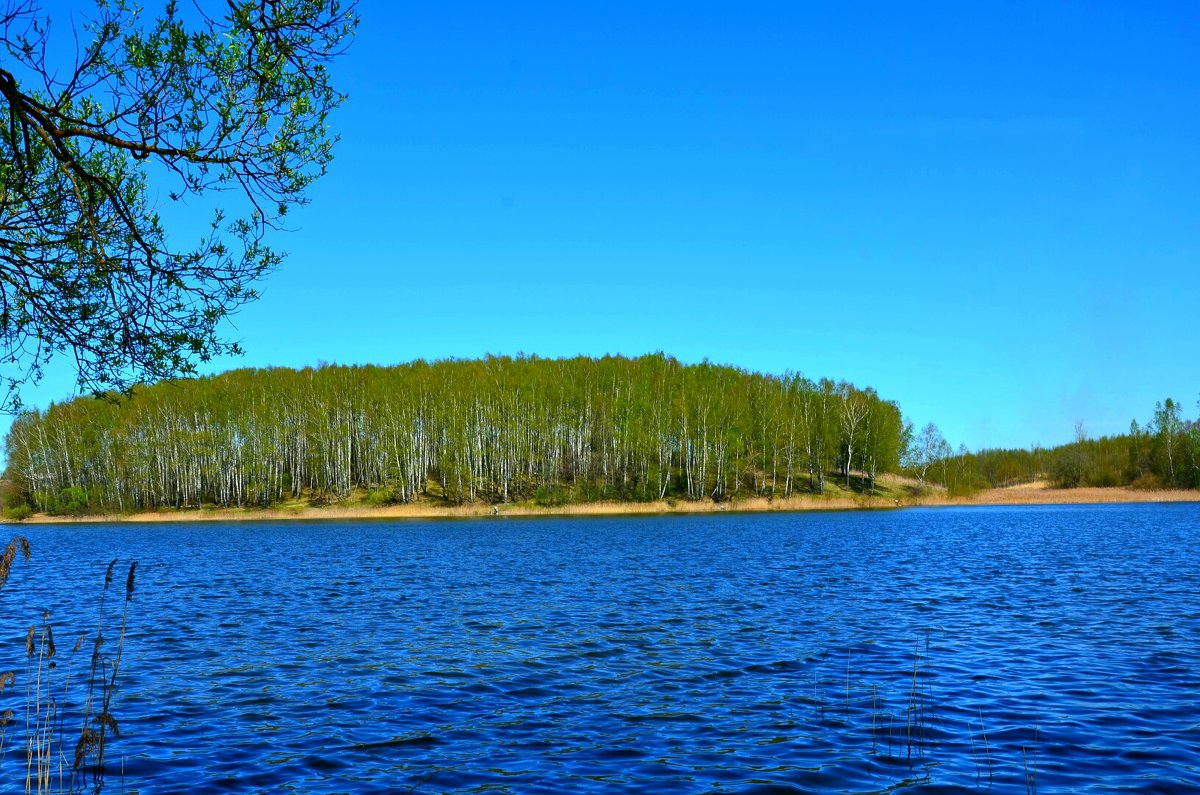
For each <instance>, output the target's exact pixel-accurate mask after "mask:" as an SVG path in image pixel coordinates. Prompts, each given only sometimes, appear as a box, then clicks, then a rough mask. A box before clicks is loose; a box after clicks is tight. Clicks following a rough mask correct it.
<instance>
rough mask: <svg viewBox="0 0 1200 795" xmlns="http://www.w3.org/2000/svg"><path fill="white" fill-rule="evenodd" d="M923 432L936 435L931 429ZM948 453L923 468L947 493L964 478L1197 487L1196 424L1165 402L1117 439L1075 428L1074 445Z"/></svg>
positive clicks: (985, 484)
mask: <svg viewBox="0 0 1200 795" xmlns="http://www.w3.org/2000/svg"><path fill="white" fill-rule="evenodd" d="M928 429H934V430H936V428H935V427H934V426H932V425H930V426H928ZM928 429H927V430H928ZM918 439H919V436H918ZM915 447H916V443H914V445H913V447H910V450H909V452H908V454H907V455H906V457H905V469H904V471H905V473H906V474H909V475H911V476H913V477H918V478H919V477H920V476H921V472H922V468H921V465H922V463H924V462H923V461H922V459H921V457H920V455H919V454H917V452H916V451H915ZM948 449H949V448H948V446H946V447H945V448H944V451H943V454H942V455H940V456H938V458H937V460H936V462H934V463H932V464H925V467H926V468H927V469H928V477H929V480H930V481H932V482H935V483H940V484H941V485H943V486H946V487H947V488H948V489H950V490H951V491H956V490H959V489H961V488H963V487H962V486H961V485H958V481H960V480H961V479H962V478H963V477H966V476H967V474H968V473H969V475H970V477H971V483H973V484H974V486H973V487H974V488H1001V487H1006V486H1012V485H1016V484H1019V483H1028V482H1031V481H1035V480H1039V479H1042V478H1045V479H1048V480H1049V481H1050V482H1051V483H1052V484H1054V485H1055V486H1059V487H1063V488H1072V487H1080V486H1092V487H1109V486H1129V487H1131V488H1136V489H1143V490H1151V489H1170V488H1177V489H1186V488H1192V489H1196V488H1200V419H1197V420H1189V419H1186V418H1185V417H1184V416H1183V409H1182V406H1181V404H1180V403H1178V402H1176V401H1174V400H1172V399H1170V398H1168V399H1166V400H1164V401H1162V402H1159V403H1157V404H1156V405H1155V409H1154V414H1153V417H1152V419H1151V420H1150V421H1149V422H1147V423H1145V424H1139V423H1138V422H1137V420H1134V421H1132V422H1131V423H1130V426H1129V433H1128V434H1123V435H1120V436H1105V437H1101V438H1099V439H1089V438H1087V437H1086V435H1085V434H1084V433H1083V429H1082V426H1081V425H1080V426H1078V427H1077V429H1076V440H1075V441H1074V442H1072V443H1070V444H1065V445H1062V446H1060V447H1056V448H1053V449H1051V450H1043V449H1040V448H1037V447H1035V448H1033V449H1031V450H981V451H980V452H978V453H964V452H961V451H960V453H959V454H958V455H952V454H950V453H949V452H948Z"/></svg>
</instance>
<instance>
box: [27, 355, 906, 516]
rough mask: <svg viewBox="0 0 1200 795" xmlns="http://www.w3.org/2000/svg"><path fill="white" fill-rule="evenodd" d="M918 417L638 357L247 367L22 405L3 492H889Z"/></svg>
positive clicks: (163, 496)
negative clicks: (889, 478)
mask: <svg viewBox="0 0 1200 795" xmlns="http://www.w3.org/2000/svg"><path fill="white" fill-rule="evenodd" d="M907 444H908V428H907V424H906V423H905V421H904V420H903V418H902V416H901V412H900V408H899V406H897V405H896V403H894V402H891V401H887V400H884V399H883V398H881V397H880V396H879V395H878V394H876V392H875V391H874V390H873V389H871V388H861V389H860V388H858V387H856V386H854V385H852V384H849V383H846V382H844V381H842V382H834V381H832V380H829V379H820V380H817V381H813V380H809V379H807V378H805V377H803V376H801V375H798V374H793V373H787V374H784V375H768V374H761V373H754V372H747V371H745V370H741V369H737V368H734V367H728V366H719V365H713V364H710V363H707V362H705V363H701V364H695V365H689V364H682V363H680V362H679V361H677V360H675V359H673V358H671V357H669V356H665V355H662V354H657V355H650V356H642V357H638V358H625V357H619V356H610V357H604V358H600V359H595V358H587V357H579V358H574V359H543V358H538V357H525V356H521V357H517V358H507V357H491V356H489V357H487V358H485V359H481V360H447V361H435V362H425V361H415V362H411V363H408V364H402V365H397V366H389V367H375V366H338V365H332V366H320V367H317V368H306V369H303V370H293V369H285V368H275V369H261V370H236V371H230V372H226V373H223V374H220V375H215V376H210V377H202V378H195V379H188V380H176V381H169V382H161V383H157V384H154V385H150V386H143V387H138V388H135V389H134V390H133V391H132V393H131V394H130V395H128V396H124V397H121V398H119V399H117V398H113V399H95V398H76V399H74V400H71V401H69V402H64V403H59V404H55V405H51V406H50V407H49V408H47V409H46V410H44V411H31V412H27V413H25V414H22V415H21V416H19V417H18V418H17V420H16V421H15V422H14V424H13V426H12V429H11V431H10V432H9V434H8V437H7V440H6V447H7V454H8V471H7V476H6V481H7V483H6V488H7V490H8V494H7V496H6V499H5V502H6V504H7V505H9V506H22V507H24V509H25V510H28V511H45V512H50V513H76V514H82V513H101V512H105V513H107V512H118V513H120V512H131V511H144V510H157V509H160V508H198V507H205V506H220V507H234V506H238V507H241V506H263V507H269V506H272V505H278V504H281V503H283V502H286V501H289V500H299V499H305V500H308V501H309V502H311V503H315V504H320V503H332V502H340V501H344V500H347V499H350V498H351V497H352V495H357V496H359V497H363V498H364V499H366V500H367V501H368V502H370V503H373V504H381V505H382V504H389V503H402V502H411V501H414V500H423V499H429V500H441V501H445V502H447V503H452V504H458V503H464V502H477V501H486V502H491V503H504V502H515V501H522V500H531V501H536V502H538V503H540V504H561V503H565V502H581V501H594V500H630V501H644V500H645V501H648V500H660V499H686V500H700V499H712V500H716V501H726V500H731V499H737V498H739V497H741V496H772V497H773V496H780V497H785V496H788V495H790V494H794V493H797V492H810V493H817V494H820V493H823V492H824V491H825V486H826V478H827V477H829V476H834V477H839V478H844V479H845V485H846V487H848V488H853V489H855V490H860V491H864V492H873V491H874V490H875V482H876V477H877V475H878V474H880V473H884V472H894V471H897V470H898V469H899V467H900V462H901V458H902V455H903V453H904V451H905V449H906V447H907Z"/></svg>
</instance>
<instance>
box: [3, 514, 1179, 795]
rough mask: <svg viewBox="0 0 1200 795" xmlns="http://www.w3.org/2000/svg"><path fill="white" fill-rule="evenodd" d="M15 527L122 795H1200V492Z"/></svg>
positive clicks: (18, 641) (29, 605)
mask: <svg viewBox="0 0 1200 795" xmlns="http://www.w3.org/2000/svg"><path fill="white" fill-rule="evenodd" d="M8 529H9V530H10V531H15V530H18V529H19V530H20V531H22V532H25V533H27V535H28V537H29V539H30V541H31V542H32V544H33V549H34V559H33V561H31V562H30V563H28V564H26V563H24V562H23V561H22V562H18V563H17V564H16V566H15V567H14V573H13V578H12V579H11V580H10V581H9V584H8V585H7V586H6V587H5V589H4V591H3V592H0V612H2V615H3V616H4V619H5V622H4V624H3V628H2V632H0V639H2V640H3V647H2V648H0V657H3V662H4V664H5V666H6V667H15V668H16V669H17V670H18V672H19V674H20V672H23V670H24V667H23V666H24V664H25V663H24V630H25V628H27V627H28V625H29V624H30V623H31V622H32V621H33V619H34V618H35V617H36V616H37V615H40V610H41V609H43V608H45V609H49V610H50V611H51V613H52V621H53V623H54V626H55V632H56V636H57V637H58V638H59V646H60V654H59V660H60V669H65V666H66V664H67V660H68V659H69V657H70V655H69V654H68V651H69V649H68V648H67V647H68V646H69V645H70V643H69V642H68V641H66V640H63V639H65V638H73V637H74V636H75V635H77V634H78V633H79V632H85V631H88V630H89V629H90V628H91V627H92V626H93V625H94V623H95V611H96V598H95V597H96V595H97V594H98V593H99V590H100V584H101V582H102V580H103V574H104V569H105V567H106V565H107V563H108V561H109V560H110V559H111V558H112V557H115V556H121V557H122V558H123V559H129V558H137V559H138V560H139V561H140V566H139V569H138V579H137V588H136V593H135V596H134V600H133V602H132V604H131V608H132V609H131V613H130V631H129V635H128V640H127V644H126V649H125V656H124V659H123V662H122V674H121V680H120V681H121V689H120V692H119V694H118V696H117V699H116V702H115V704H114V707H113V712H114V714H115V715H116V717H117V720H118V721H119V722H120V726H121V739H120V740H119V741H117V742H115V743H114V744H113V745H111V746H110V747H109V751H108V753H109V759H110V761H111V762H112V764H113V768H112V770H111V771H110V774H109V776H110V778H109V783H110V788H111V789H112V790H113V791H125V792H129V793H168V792H180V791H188V792H194V793H203V792H229V791H244V792H255V791H262V792H268V791H269V792H300V793H318V792H319V793H328V792H350V793H367V792H396V791H404V792H413V793H441V792H476V793H481V792H497V793H500V792H507V793H563V792H654V793H705V792H747V793H749V792H754V793H793V792H795V793H800V792H854V793H858V792H922V793H935V792H964V791H966V792H969V791H981V792H986V791H992V792H997V793H1000V792H1005V793H1007V792H1035V791H1036V792H1043V793H1045V792H1072V793H1081V792H1117V791H1122V792H1148V793H1153V792H1162V793H1175V792H1179V793H1184V792H1188V793H1192V792H1200V565H1198V555H1197V548H1198V543H1200V505H1196V504H1176V505H1146V506H1068V507H1028V508H1025V507H1021V508H970V509H920V510H903V511H889V512H865V513H864V512H848V513H834V514H829V513H822V514H791V515H779V514H776V515H761V514H759V515H717V516H680V517H661V518H640V517H639V518H633V517H630V518H624V517H623V518H594V519H571V520H561V519H505V518H497V519H489V520H480V521H443V522H402V523H324V522H318V523H241V524H234V523H230V524H192V525H171V524H163V525H99V524H97V525H80V526H29V527H23V528H12V527H10V528H8ZM123 583H124V569H123V568H120V569H119V575H118V577H117V582H116V584H115V586H116V587H117V590H118V596H119V595H120V593H121V592H123V587H122V586H123ZM80 654H81V655H86V654H88V652H87V651H84V652H81V653H80ZM84 662H86V661H85V660H83V659H81V661H80V663H78V664H83V663H84ZM914 669H915V674H914ZM17 685H18V687H17V689H16V692H17V693H18V694H19V693H22V692H23V690H22V689H21V688H22V687H23V683H22V682H21V679H20V675H19V677H18V681H17ZM3 697H4V698H11V699H13V703H11V704H9V705H7V706H12V707H14V708H15V709H18V714H20V710H19V708H20V706H21V704H22V703H23V702H22V701H21V700H20V697H19V695H14V694H13V691H12V690H10V691H9V692H8V693H7V694H5V695H4V696H3ZM19 745H20V743H19V742H18V741H14V739H13V736H12V734H11V729H10V736H9V739H8V754H9V757H8V758H6V759H4V760H3V765H4V767H3V768H0V781H7V782H9V783H13V784H15V782H16V776H17V774H18V772H19V773H20V775H21V776H23V770H24V767H23V751H22V750H20V749H19V747H18V746H19ZM72 747H73V741H72ZM17 752H19V753H20V755H21V756H22V759H21V760H17V759H15V758H14V757H13V754H14V753H17ZM18 761H19V762H20V764H18ZM114 779H117V780H114Z"/></svg>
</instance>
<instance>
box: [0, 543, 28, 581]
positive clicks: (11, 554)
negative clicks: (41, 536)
mask: <svg viewBox="0 0 1200 795" xmlns="http://www.w3.org/2000/svg"><path fill="white" fill-rule="evenodd" d="M18 550H19V551H20V552H21V553H23V554H24V555H25V560H26V561H28V560H29V541H27V540H26V539H25V536H16V537H15V538H13V540H12V541H9V542H8V546H6V547H5V548H4V552H3V553H0V588H3V587H4V583H6V582H8V574H9V572H11V571H12V565H13V561H14V560H16V559H17V552H18Z"/></svg>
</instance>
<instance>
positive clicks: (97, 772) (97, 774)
mask: <svg viewBox="0 0 1200 795" xmlns="http://www.w3.org/2000/svg"><path fill="white" fill-rule="evenodd" d="M18 551H20V552H22V553H23V554H24V557H25V559H26V560H28V559H29V542H28V541H26V540H25V539H24V538H23V537H20V536H18V537H17V538H14V539H13V540H12V541H11V542H9V544H8V546H7V547H6V548H5V550H4V552H3V553H2V554H0V589H2V588H3V587H4V584H5V583H6V582H7V580H8V575H9V573H10V571H11V569H12V564H13V561H14V560H15V559H16V555H17V552H18ZM116 564H117V561H116V560H114V561H113V562H112V563H110V564H109V565H108V569H107V571H106V572H105V576H104V589H103V591H101V594H100V603H99V618H98V619H97V625H96V630H95V635H94V637H89V635H88V634H86V633H85V634H82V635H80V636H79V637H78V639H77V640H76V641H75V643H74V645H73V647H72V649H71V652H70V654H69V655H68V656H69V658H70V659H69V660H68V662H67V664H66V665H65V666H62V667H60V666H59V654H58V648H57V645H56V643H55V640H54V627H53V625H52V624H51V623H50V613H49V611H46V612H44V613H43V614H42V618H41V622H40V624H35V625H33V626H31V627H30V628H29V631H28V632H27V633H26V635H25V662H26V666H25V715H24V724H25V730H24V740H25V792H26V793H38V795H43V794H48V793H85V792H92V793H98V792H100V791H101V789H103V787H104V780H105V770H106V766H105V753H106V750H107V747H108V744H109V742H110V740H111V739H114V738H117V737H119V736H120V732H119V728H118V725H117V721H116V719H115V718H114V717H113V713H112V706H113V699H114V696H115V695H116V692H117V676H118V674H119V672H120V667H121V655H122V652H123V651H124V648H125V630H126V626H127V623H128V617H129V604H130V602H132V601H133V591H134V574H135V572H136V570H137V562H136V561H135V562H134V563H132V564H130V566H129V574H128V576H127V578H126V581H125V600H124V605H123V607H122V610H121V618H120V625H119V630H118V631H117V634H116V642H115V644H113V645H111V647H106V645H105V644H106V642H107V640H106V637H105V632H106V625H107V621H106V618H107V616H106V613H105V608H106V602H107V597H108V590H109V586H110V585H112V580H113V570H114V568H115V567H116ZM89 641H90V642H89ZM88 646H90V647H91V652H92V653H91V660H90V663H89V664H88V666H87V669H86V670H87V671H88V675H87V678H86V680H84V681H82V682H80V681H78V680H75V679H73V678H72V673H73V671H74V670H75V659H76V657H77V656H78V653H79V652H80V651H81V650H83V649H86V648H87V647H88ZM109 648H111V651H109ZM16 680H17V674H16V672H15V671H4V672H0V697H3V693H4V692H5V691H6V690H7V688H8V686H10V685H13V684H14V683H15V682H16ZM76 691H82V692H81V695H80V696H79V697H77V694H76ZM81 700H82V703H80V701H81ZM77 721H78V722H77ZM15 725H18V720H17V716H16V713H15V712H14V710H12V709H11V708H9V709H4V710H3V712H2V713H0V761H3V762H4V763H5V764H6V765H7V764H8V763H9V762H11V761H13V760H10V759H9V756H10V754H8V753H7V752H6V750H7V741H8V734H9V730H10V728H11V727H13V726H15ZM76 726H78V727H79V729H78V734H77V735H76V734H75V731H76V729H75V727H76ZM13 772H14V771H11V770H6V769H3V768H0V780H7V781H10V782H11V781H13V779H14V776H13V775H12V774H13Z"/></svg>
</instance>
